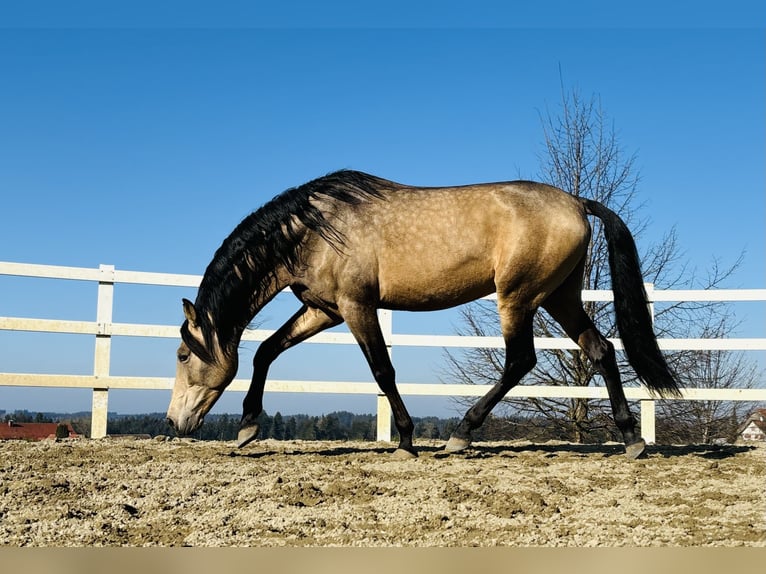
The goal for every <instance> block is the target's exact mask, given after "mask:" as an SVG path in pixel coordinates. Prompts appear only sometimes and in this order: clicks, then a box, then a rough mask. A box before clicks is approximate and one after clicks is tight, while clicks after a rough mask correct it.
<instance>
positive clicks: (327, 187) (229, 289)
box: [181, 170, 393, 362]
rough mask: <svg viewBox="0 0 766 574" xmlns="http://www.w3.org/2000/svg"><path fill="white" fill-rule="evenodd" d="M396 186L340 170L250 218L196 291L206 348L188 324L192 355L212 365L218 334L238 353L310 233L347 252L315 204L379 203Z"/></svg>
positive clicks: (228, 348)
mask: <svg viewBox="0 0 766 574" xmlns="http://www.w3.org/2000/svg"><path fill="white" fill-rule="evenodd" d="M392 186H393V184H392V183H391V182H389V181H386V180H384V179H380V178H377V177H375V176H372V175H368V174H365V173H362V172H358V171H350V170H341V171H337V172H334V173H331V174H328V175H326V176H324V177H320V178H318V179H315V180H312V181H310V182H308V183H305V184H303V185H301V186H298V187H294V188H291V189H288V190H286V191H284V192H282V193H281V194H279V195H277V196H276V197H274V198H273V199H272V200H271V201H269V202H268V203H266V204H265V205H263V206H262V207H261V208H259V209H258V210H257V211H254V212H253V213H251V214H250V215H248V216H247V217H246V218H245V219H244V220H242V222H241V223H240V224H239V225H238V226H237V227H236V228H235V229H234V231H232V232H231V234H230V235H229V236H228V237H227V238H226V239H225V240H224V241H223V243H222V244H221V246H220V247H219V248H218V250H217V251H216V253H215V255H214V256H213V260H212V261H211V262H210V264H209V265H208V267H207V269H206V270H205V275H204V276H203V278H202V283H201V284H200V287H199V291H198V292H197V299H196V301H195V303H194V307H195V308H196V310H197V323H198V325H199V327H200V328H201V330H202V333H203V335H204V338H205V347H206V349H205V348H200V347H201V346H200V345H199V344H197V343H196V341H195V340H194V338H193V337H191V336H190V334H189V329H188V325H187V323H184V324H183V326H182V327H181V336H182V338H183V339H184V341H185V342H186V344H187V345H189V347H190V349H191V350H192V352H194V353H195V354H196V355H198V356H199V357H200V358H201V359H202V360H204V361H206V362H213V357H212V356H211V354H210V352H209V349H212V348H213V346H212V345H213V339H214V336H215V335H217V336H218V344H219V345H220V348H221V349H222V350H223V352H224V353H226V354H227V355H230V354H232V353H234V352H236V345H237V341H238V335H239V334H241V333H242V331H244V329H245V328H246V327H247V325H248V323H249V322H250V321H251V320H252V310H253V307H254V302H255V301H258V300H259V298H261V297H260V294H262V293H263V291H264V289H266V288H267V287H268V286H269V285H270V283H271V282H272V280H273V278H274V275H275V273H276V271H277V269H279V268H280V267H285V268H287V270H288V271H289V272H294V270H295V269H296V268H297V267H298V266H299V265H300V263H301V253H300V249H299V245H300V243H301V242H302V240H303V239H304V237H305V234H306V232H313V233H316V234H317V235H319V236H320V237H322V238H323V239H324V240H325V241H327V242H328V243H329V244H330V245H332V246H333V247H334V248H335V249H338V250H340V249H341V248H342V246H343V239H344V238H343V236H342V234H341V233H340V232H339V231H338V230H337V229H336V228H335V227H334V226H333V221H332V219H328V218H327V217H326V216H325V215H326V214H325V213H324V212H323V211H322V210H321V209H319V208H318V207H317V206H316V205H315V204H314V203H313V202H312V201H311V200H312V199H322V200H327V199H329V200H332V201H334V202H337V203H340V204H345V205H356V204H358V203H360V202H363V201H366V200H369V199H371V198H380V197H381V192H382V191H383V190H385V189H387V188H391V187H392ZM328 215H329V214H328ZM296 220H297V221H296ZM211 319H212V320H211Z"/></svg>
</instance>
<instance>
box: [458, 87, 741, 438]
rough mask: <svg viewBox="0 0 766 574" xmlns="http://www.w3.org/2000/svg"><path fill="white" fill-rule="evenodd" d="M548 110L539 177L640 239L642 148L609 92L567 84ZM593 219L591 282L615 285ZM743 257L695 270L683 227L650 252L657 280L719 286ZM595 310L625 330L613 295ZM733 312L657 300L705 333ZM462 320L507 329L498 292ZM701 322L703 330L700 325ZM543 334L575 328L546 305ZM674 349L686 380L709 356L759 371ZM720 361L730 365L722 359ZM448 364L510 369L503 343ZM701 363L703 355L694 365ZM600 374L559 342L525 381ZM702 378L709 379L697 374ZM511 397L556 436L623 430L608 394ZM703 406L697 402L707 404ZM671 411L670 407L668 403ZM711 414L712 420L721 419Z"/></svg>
mask: <svg viewBox="0 0 766 574" xmlns="http://www.w3.org/2000/svg"><path fill="white" fill-rule="evenodd" d="M540 120H541V124H542V128H543V136H544V146H543V149H542V152H541V154H540V155H539V160H540V166H541V167H540V173H539V174H538V176H537V179H540V180H542V181H545V182H546V183H550V184H553V185H555V186H557V187H560V188H561V189H564V190H566V191H569V192H570V193H572V194H573V195H576V196H583V197H587V198H590V199H594V200H596V201H599V202H600V203H603V204H604V205H607V206H608V207H609V208H611V209H612V210H614V211H616V212H617V213H619V214H620V215H621V217H622V218H623V219H624V220H625V221H626V223H627V224H628V226H629V227H630V228H631V230H632V231H633V233H634V235H635V236H636V237H637V239H640V237H641V235H642V232H643V231H644V230H645V229H646V226H647V223H646V220H645V219H639V218H638V213H639V211H640V209H641V207H642V206H641V204H640V203H638V194H637V187H638V182H639V177H638V174H637V172H636V170H635V155H631V154H627V153H626V152H625V151H624V150H623V149H622V147H621V146H620V144H619V140H618V137H617V133H616V131H615V129H614V126H613V124H612V122H611V121H610V120H609V119H608V118H607V116H606V114H605V113H604V111H603V109H602V107H601V104H600V101H599V99H598V98H597V97H591V98H589V99H583V98H582V97H581V95H580V94H579V92H578V91H576V90H573V91H571V92H569V93H566V92H564V91H563V90H562V102H561V106H560V110H559V113H558V114H555V115H554V114H552V113H551V112H550V111H547V110H546V112H545V113H541V114H540ZM592 225H593V226H594V232H593V240H592V242H591V245H590V247H589V251H588V255H587V259H586V268H585V280H584V285H583V287H584V288H585V289H609V288H610V286H611V283H610V278H609V266H608V260H607V249H606V245H605V240H604V235H603V233H601V232H600V229H598V226H600V221H598V220H594V221H592ZM736 266H737V264H735V265H733V266H732V267H730V268H728V269H726V270H723V271H722V270H720V269H719V268H718V267H717V266H715V267H714V270H713V272H712V273H710V274H708V277H707V281H706V282H699V281H696V278H695V274H694V273H693V272H691V271H690V270H689V269H688V268H687V266H686V265H685V264H684V263H683V255H682V253H681V251H680V249H679V246H678V240H677V236H676V231H675V229H671V230H670V231H669V232H667V233H666V234H665V235H664V237H662V239H661V240H660V241H659V242H657V243H655V244H653V245H650V246H649V247H648V248H647V249H645V250H644V252H643V253H642V267H643V273H644V277H645V278H646V280H647V282H650V283H654V284H655V285H656V286H657V287H659V288H674V287H679V286H687V287H688V286H690V285H691V284H695V286H697V287H702V288H713V287H717V286H720V285H721V284H722V282H724V281H725V280H726V279H728V278H729V277H730V276H731V275H732V274H733V273H734V270H735V269H736ZM585 311H586V312H587V313H588V315H590V316H591V318H592V319H593V321H594V323H595V324H596V326H597V327H598V329H599V330H600V331H601V332H602V333H604V334H605V335H606V336H607V337H616V336H617V329H616V325H615V322H614V316H613V311H612V305H611V303H608V302H599V301H586V302H585ZM729 312H730V310H727V309H725V308H724V306H722V305H721V304H719V303H688V302H686V303H685V302H679V303H674V304H673V305H668V306H665V307H662V308H659V309H657V310H656V313H655V320H656V323H655V325H656V328H657V332H658V334H659V335H660V336H705V333H706V331H705V330H704V329H703V328H702V326H704V325H708V326H709V327H712V325H713V323H711V322H710V320H712V318H714V317H723V318H726V317H728V316H729ZM706 317H707V319H706ZM461 321H462V324H461V326H460V327H459V328H458V332H459V333H460V334H465V335H480V336H497V335H499V333H500V329H499V324H498V319H497V312H496V309H495V305H494V304H493V303H491V302H488V301H478V302H476V303H472V304H470V305H467V306H465V307H463V308H462V309H461ZM730 323H731V322H730V321H728V322H727V321H722V322H720V323H719V324H718V326H719V327H720V328H721V329H724V330H726V331H727V332H728V331H729V330H730V327H731V324H730ZM691 331H694V332H695V333H696V334H695V335H690V334H689V333H690V332H691ZM535 335H536V336H539V337H563V336H565V335H564V333H563V330H562V329H561V328H560V326H559V325H558V324H557V323H556V322H555V321H553V320H552V319H551V318H550V317H549V316H548V315H547V314H546V313H545V312H542V311H541V312H540V313H538V314H537V317H536V319H535ZM703 355H705V357H704V358H703ZM714 355H715V356H714ZM668 359H669V364H670V365H671V368H673V369H674V370H675V371H676V372H677V373H678V374H679V376H680V379H681V383H682V386H689V385H688V384H687V383H689V382H690V378H691V373H692V372H694V369H702V368H703V364H704V363H705V362H707V363H708V364H709V368H708V372H709V373H710V374H711V377H712V376H713V373H714V372H715V376H714V378H715V380H716V384H718V383H720V384H729V385H731V384H734V382H735V381H738V382H739V384H741V382H742V377H743V376H744V375H748V376H749V375H750V374H753V373H751V370H752V369H750V368H749V367H748V366H747V365H746V364H745V362H744V358H742V357H740V358H739V359H736V360H735V359H734V358H732V357H731V356H729V355H727V354H725V353H718V354H717V355H716V354H715V353H707V354H706V352H696V353H688V352H682V353H672V354H671V355H670V356H669V357H668ZM712 362H715V364H716V365H717V366H718V367H720V369H718V368H716V369H714V368H713V366H712ZM447 364H448V367H447V368H448V371H447V378H448V379H449V380H450V381H451V382H459V383H468V384H494V383H495V382H496V381H497V379H498V378H499V377H500V375H501V373H502V370H503V364H504V357H503V351H502V350H499V349H487V348H479V349H471V350H467V351H464V352H462V353H455V352H447ZM691 365H694V369H693V368H692V366H691ZM620 370H621V372H622V374H623V380H624V382H625V383H626V384H628V385H631V384H637V383H636V377H635V375H634V374H633V372H632V370H631V369H630V367H629V365H628V364H627V362H626V361H625V360H622V361H621V365H620ZM597 378H599V379H600V376H597V373H596V370H595V369H594V367H593V366H592V365H591V363H590V362H589V361H588V359H587V358H586V357H585V355H584V354H583V353H582V352H581V351H579V350H551V351H545V352H540V353H538V363H537V366H536V367H535V369H534V370H533V371H532V372H531V373H530V374H529V375H527V377H526V378H525V379H524V381H523V382H525V383H529V384H548V385H561V386H588V385H590V384H594V380H595V379H597ZM746 378H747V377H746ZM694 380H695V381H701V380H703V379H701V378H700V377H695V378H694ZM726 381H728V383H727V382H726ZM708 386H710V385H708ZM661 404H665V403H664V402H663V403H661ZM683 404H684V403H675V404H673V406H672V407H671V406H668V407H667V408H669V409H670V408H672V409H674V410H673V411H672V413H670V411H669V414H677V413H679V412H680V410H679V409H682V408H686V409H687V410H686V411H684V412H685V415H686V416H685V417H684V418H685V420H687V421H691V420H692V419H693V418H694V417H693V416H692V414H691V413H690V412H689V409H691V408H692V407H690V406H689V405H688V404H686V407H682V406H681V405H683ZM501 405H503V406H501V407H499V408H502V409H503V411H504V412H505V413H506V414H512V415H513V416H514V417H515V418H516V420H520V423H519V424H521V426H522V428H521V429H520V431H521V432H524V433H525V435H528V434H530V433H532V434H536V433H535V430H536V429H535V427H539V426H545V427H547V428H548V429H549V433H550V434H549V436H554V437H558V438H564V439H567V440H573V441H576V442H585V441H598V440H605V439H617V440H619V437H617V436H616V435H615V434H613V433H614V432H616V431H615V430H614V425H613V424H612V423H611V418H610V414H609V413H610V410H609V405H608V402H607V401H593V400H590V401H589V400H587V399H577V398H575V399H535V398H529V399H506V400H504V401H503V403H501ZM668 405H669V403H668ZM701 406H702V405H700V404H697V405H696V407H698V408H699V407H701ZM661 412H664V411H662V407H661ZM708 414H709V417H708V418H710V419H711V420H718V419H720V417H718V416H713V415H712V414H710V413H708ZM698 418H699V417H698ZM730 418H731V417H730Z"/></svg>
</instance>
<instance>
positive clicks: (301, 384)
mask: <svg viewBox="0 0 766 574" xmlns="http://www.w3.org/2000/svg"><path fill="white" fill-rule="evenodd" d="M0 275H15V276H23V277H37V278H51V279H62V280H77V281H93V282H97V283H98V296H97V303H96V304H97V307H96V321H95V322H93V321H71V320H56V319H32V318H23V317H0V330H9V331H34V332H48V333H69V334H83V335H92V336H94V337H95V350H94V363H93V365H94V366H93V374H92V375H51V374H35V373H2V372H0V386H1V385H7V386H22V387H60V388H88V389H92V391H93V401H92V419H91V420H92V422H91V436H92V437H94V438H99V437H103V436H105V435H106V426H107V408H108V393H109V389H144V390H151V389H172V387H173V378H172V377H126V376H114V375H111V374H110V359H111V342H112V337H113V336H129V337H160V338H179V334H178V333H179V332H178V325H146V324H136V323H115V322H114V321H112V310H113V299H114V287H115V285H116V284H144V285H156V286H173V287H193V288H196V287H197V286H198V285H199V282H200V281H201V277H200V276H197V275H179V274H168V273H149V272H140V271H123V270H119V269H115V268H114V267H113V266H111V265H101V266H99V268H98V269H93V268H80V267H61V266H50V265H36V264H24V263H9V262H0ZM646 287H647V293H648V295H649V299H650V304H652V305H650V306H652V307H653V303H654V302H659V301H761V302H764V301H766V289H718V290H677V289H676V290H655V289H654V288H653V286H652V285H651V284H647V286H646ZM612 298H613V297H612V292H611V291H583V299H584V300H590V301H610V300H612ZM380 314H381V325H382V327H383V330H384V334H385V337H386V341H387V343H388V345H389V347H390V348H393V347H401V346H419V347H462V348H469V347H497V348H503V347H504V345H503V341H502V339H501V338H500V337H472V336H457V335H413V334H402V333H394V332H393V320H392V313H391V312H390V311H387V310H381V311H380ZM271 333H272V331H270V330H263V329H257V330H252V331H247V332H246V333H245V335H244V337H243V339H244V340H250V341H262V340H264V339H265V338H266V337H268V336H269V335H270V334H271ZM310 342H314V343H330V344H356V343H355V341H354V339H353V337H352V336H351V334H349V333H343V332H329V333H320V334H318V335H316V336H315V337H313V338H312V339H311V340H310ZM613 343H614V344H615V346H616V347H618V348H620V347H621V343H620V341H619V340H618V339H615V340H613ZM659 345H660V348H661V349H665V350H755V351H764V350H766V338H725V339H659ZM535 346H536V348H537V349H575V348H577V347H576V345H575V344H574V343H573V342H572V341H571V340H569V339H562V338H535ZM248 385H249V380H245V379H235V380H234V381H233V382H232V384H231V386H230V387H229V388H230V389H232V390H235V391H246V390H247V388H248ZM398 388H399V390H400V393H401V394H402V395H426V396H481V395H483V394H484V393H485V392H486V391H487V388H486V387H485V386H483V385H453V384H407V383H403V384H402V383H400V384H399V385H398ZM266 390H267V391H272V392H274V391H276V392H294V393H305V392H310V393H341V394H367V395H369V394H374V395H377V396H378V400H377V408H378V412H377V438H378V440H381V441H389V440H390V439H391V412H390V409H389V406H388V401H387V400H386V399H385V397H384V396H383V395H381V394H380V391H379V389H378V387H377V385H376V384H375V383H372V382H334V381H308V380H279V379H269V380H268V381H267V383H266ZM625 394H626V396H627V398H628V399H630V400H638V401H640V405H641V432H642V435H643V436H644V438H645V439H646V440H647V442H654V439H655V406H656V405H655V399H654V397H653V396H652V395H650V394H649V393H648V392H647V391H646V390H645V389H643V388H633V387H628V388H626V389H625ZM509 396H514V397H548V398H587V399H606V398H608V395H607V392H606V388H604V387H558V386H542V385H539V386H531V385H530V386H527V385H519V386H517V387H515V388H514V389H512V390H511V391H510V393H509ZM683 398H684V399H685V400H726V401H766V388H758V389H698V388H687V389H683Z"/></svg>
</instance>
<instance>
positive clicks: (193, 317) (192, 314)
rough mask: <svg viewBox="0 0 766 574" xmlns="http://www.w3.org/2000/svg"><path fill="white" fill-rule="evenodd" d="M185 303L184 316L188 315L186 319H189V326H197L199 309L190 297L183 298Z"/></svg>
mask: <svg viewBox="0 0 766 574" xmlns="http://www.w3.org/2000/svg"><path fill="white" fill-rule="evenodd" d="M181 301H182V302H183V305H184V316H185V317H186V320H187V321H189V327H196V326H197V310H196V309H195V308H194V303H192V302H191V301H189V300H188V299H182V300H181Z"/></svg>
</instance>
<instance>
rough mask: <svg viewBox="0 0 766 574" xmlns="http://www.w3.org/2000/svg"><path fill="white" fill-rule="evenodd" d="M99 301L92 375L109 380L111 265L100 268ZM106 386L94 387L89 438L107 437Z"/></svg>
mask: <svg viewBox="0 0 766 574" xmlns="http://www.w3.org/2000/svg"><path fill="white" fill-rule="evenodd" d="M99 271H100V274H101V276H100V278H99V280H98V302H97V307H96V323H97V325H98V332H97V333H96V350H95V354H94V360H93V374H94V375H95V376H96V379H99V378H100V377H103V378H104V379H108V377H109V362H110V356H111V351H112V309H113V303H114V265H99ZM108 405H109V389H108V387H107V386H103V387H94V388H93V406H92V410H93V414H92V416H91V421H90V436H91V438H103V437H105V436H106V419H107V412H108V409H109V406H108Z"/></svg>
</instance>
